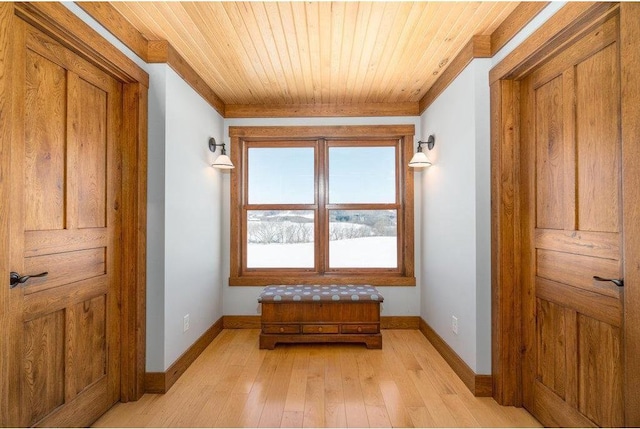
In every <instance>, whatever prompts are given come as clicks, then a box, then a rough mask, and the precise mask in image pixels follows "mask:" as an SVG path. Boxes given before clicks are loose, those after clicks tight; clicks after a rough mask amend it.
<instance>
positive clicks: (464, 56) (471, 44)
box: [418, 38, 491, 114]
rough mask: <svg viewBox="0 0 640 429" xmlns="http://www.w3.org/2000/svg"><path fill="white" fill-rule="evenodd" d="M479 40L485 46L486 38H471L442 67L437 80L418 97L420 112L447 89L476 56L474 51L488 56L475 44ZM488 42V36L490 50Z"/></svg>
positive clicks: (488, 54) (485, 50)
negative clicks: (444, 66)
mask: <svg viewBox="0 0 640 429" xmlns="http://www.w3.org/2000/svg"><path fill="white" fill-rule="evenodd" d="M481 40H482V41H483V42H484V43H483V45H485V46H486V39H484V38H483V39H476V38H471V39H469V41H468V42H467V44H466V45H464V47H463V48H462V49H461V50H460V52H458V54H457V55H456V56H455V58H454V59H453V60H452V61H451V62H450V64H449V66H448V67H447V68H446V69H444V71H443V72H442V74H440V76H439V77H438V80H436V81H435V83H434V84H433V85H432V86H431V87H430V88H429V89H428V90H427V92H426V94H425V95H424V96H423V97H422V98H421V99H420V102H419V107H418V111H419V112H420V114H422V112H424V111H425V110H427V107H429V106H430V105H431V103H433V102H434V101H435V100H436V98H438V96H439V95H440V94H442V92H443V91H444V90H445V89H447V87H448V86H449V85H450V84H451V82H453V81H454V80H455V78H456V77H458V75H459V74H460V73H462V71H463V70H464V69H465V67H467V66H468V65H469V63H470V62H471V61H472V60H473V59H474V58H476V57H475V54H476V52H483V54H485V55H484V57H489V56H490V52H488V53H487V49H486V47H485V48H484V49H483V48H480V46H477V45H479V44H480V41H481ZM490 44H491V40H490V38H489V49H488V51H490V50H491V47H490ZM484 57H483V58H484Z"/></svg>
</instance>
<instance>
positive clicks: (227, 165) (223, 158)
mask: <svg viewBox="0 0 640 429" xmlns="http://www.w3.org/2000/svg"><path fill="white" fill-rule="evenodd" d="M218 146H221V147H222V153H221V154H220V156H219V157H217V158H216V160H215V161H213V164H211V166H212V167H214V168H219V169H221V170H231V169H232V168H234V165H233V163H232V162H231V160H230V159H229V157H228V156H227V151H226V150H225V148H224V143H216V139H214V138H213V137H211V138H210V139H209V150H210V151H211V152H214V153H215V151H216V147H218Z"/></svg>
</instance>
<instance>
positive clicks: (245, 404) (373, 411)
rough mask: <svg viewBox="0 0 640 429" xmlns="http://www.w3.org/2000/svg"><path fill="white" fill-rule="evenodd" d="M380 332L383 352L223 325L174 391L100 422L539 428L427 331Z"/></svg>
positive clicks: (147, 397)
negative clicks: (447, 356)
mask: <svg viewBox="0 0 640 429" xmlns="http://www.w3.org/2000/svg"><path fill="white" fill-rule="evenodd" d="M382 335H383V337H384V340H383V341H384V343H385V347H384V348H383V349H382V350H367V349H366V348H364V347H362V346H359V345H350V344H331V345H326V344H299V345H292V346H286V345H285V346H280V347H277V348H276V349H275V350H259V349H258V347H257V342H258V336H259V331H258V330H250V329H241V330H239V329H232V330H224V331H223V332H222V333H221V334H220V335H219V336H218V337H217V338H216V339H215V340H214V341H213V342H212V343H211V344H210V345H209V346H208V347H207V349H205V350H204V351H203V352H202V354H201V355H200V356H199V357H198V359H196V360H195V361H194V362H193V364H192V365H191V367H190V368H189V370H188V371H187V372H186V373H185V374H184V375H183V376H182V378H181V379H180V381H179V382H178V383H176V384H175V385H174V386H173V387H172V388H171V390H170V391H169V392H168V393H166V394H165V395H150V394H148V395H145V396H143V397H142V398H141V400H140V401H138V402H136V403H130V404H117V405H116V406H115V407H114V408H113V409H112V410H110V411H109V412H108V413H106V414H105V415H104V416H103V417H102V418H101V419H100V420H99V421H98V422H96V424H95V426H97V427H107V426H108V427H123V426H127V427H131V426H133V427H151V426H153V427H160V426H169V425H172V426H189V427H191V426H195V427H198V426H206V427H256V426H259V425H260V424H263V425H269V426H275V427H290V426H294V427H304V426H305V424H306V425H308V426H311V425H313V426H314V427H315V426H320V427H331V426H339V427H347V426H348V424H352V425H358V427H376V426H377V425H384V426H385V427H388V426H391V425H399V426H403V427H430V426H439V427H447V426H455V427H479V426H482V427H502V426H509V427H520V426H527V427H532V426H539V423H538V422H536V421H535V420H534V419H532V418H531V416H530V415H529V414H528V413H527V412H526V411H525V410H523V409H516V408H508V407H500V406H498V405H497V404H496V402H495V401H494V400H493V399H491V398H478V397H474V396H473V395H472V394H471V393H470V392H469V390H468V389H467V387H466V386H465V385H464V384H463V383H462V381H461V380H460V379H459V378H458V376H457V375H456V374H455V373H454V372H453V370H452V369H451V368H450V367H449V365H447V363H446V362H445V360H444V359H443V358H442V356H440V355H439V354H438V352H437V351H436V349H435V348H434V347H433V346H432V345H431V344H430V343H429V342H428V340H427V339H426V338H425V337H424V336H423V335H422V334H421V333H420V332H419V331H417V330H385V331H383V332H382ZM212 368H216V369H217V370H216V371H212Z"/></svg>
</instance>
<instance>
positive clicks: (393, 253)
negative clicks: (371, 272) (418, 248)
mask: <svg viewBox="0 0 640 429" xmlns="http://www.w3.org/2000/svg"><path fill="white" fill-rule="evenodd" d="M397 230H398V212H397V211H396V210H330V211H329V267H330V268H396V267H397V266H398V232H397Z"/></svg>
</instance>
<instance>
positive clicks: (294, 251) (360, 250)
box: [247, 237, 398, 268]
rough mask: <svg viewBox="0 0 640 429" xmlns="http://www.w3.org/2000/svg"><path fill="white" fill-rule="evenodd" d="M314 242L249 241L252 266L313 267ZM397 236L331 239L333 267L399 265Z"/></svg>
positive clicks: (331, 265)
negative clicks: (278, 242) (271, 242)
mask: <svg viewBox="0 0 640 429" xmlns="http://www.w3.org/2000/svg"><path fill="white" fill-rule="evenodd" d="M313 247H314V246H313V243H293V244H253V243H249V244H248V245H247V267H248V268H313V262H314V261H313ZM397 265H398V257H397V241H396V237H363V238H352V239H348V240H336V241H330V242H329V266H330V267H331V268H396V267H397Z"/></svg>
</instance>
